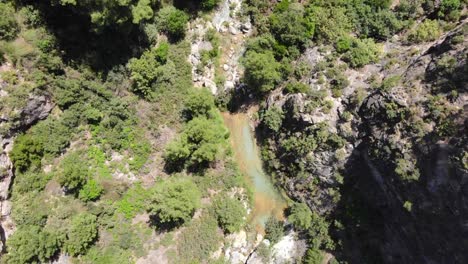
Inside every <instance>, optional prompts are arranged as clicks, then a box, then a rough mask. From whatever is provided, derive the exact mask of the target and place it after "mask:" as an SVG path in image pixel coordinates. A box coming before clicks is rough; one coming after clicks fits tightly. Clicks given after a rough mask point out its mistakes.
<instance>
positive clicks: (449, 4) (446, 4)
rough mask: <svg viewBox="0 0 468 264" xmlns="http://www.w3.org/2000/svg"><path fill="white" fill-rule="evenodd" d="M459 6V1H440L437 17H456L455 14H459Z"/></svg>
mask: <svg viewBox="0 0 468 264" xmlns="http://www.w3.org/2000/svg"><path fill="white" fill-rule="evenodd" d="M460 6H461V3H460V0H442V1H441V2H440V6H439V17H445V18H450V17H457V15H456V13H459V9H460ZM458 16H459V15H458Z"/></svg>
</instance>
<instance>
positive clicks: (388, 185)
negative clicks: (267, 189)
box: [266, 21, 468, 263]
mask: <svg viewBox="0 0 468 264" xmlns="http://www.w3.org/2000/svg"><path fill="white" fill-rule="evenodd" d="M463 23H464V24H465V27H466V21H465V22H463ZM463 23H462V24H463ZM461 27H462V26H458V27H456V28H455V29H454V30H453V31H452V32H449V33H447V34H445V35H443V36H442V37H441V38H440V39H439V40H437V41H434V42H433V43H426V44H424V45H420V46H418V47H417V48H418V49H419V50H420V52H419V53H414V50H413V51H411V49H412V48H413V49H414V47H405V46H403V45H399V44H395V43H385V44H384V45H385V49H389V50H391V51H392V52H393V53H394V54H396V55H394V56H396V59H397V61H398V64H396V65H394V66H392V67H384V66H385V62H386V61H385V60H387V58H384V57H383V58H382V61H381V62H379V63H377V64H375V65H368V66H366V67H364V68H363V69H361V70H354V69H348V70H346V71H345V75H346V77H347V78H348V81H349V85H348V86H347V87H345V88H344V89H343V91H342V92H343V93H342V94H343V95H341V96H340V97H339V98H331V96H325V99H326V100H333V107H331V110H330V111H329V112H328V113H327V112H323V111H322V110H321V109H316V108H314V110H312V111H310V110H308V109H307V105H308V103H309V102H310V100H311V99H310V97H308V95H306V94H287V95H284V94H282V93H280V92H274V93H272V94H271V95H270V97H269V98H268V100H267V106H266V108H271V107H273V106H275V107H279V108H281V109H282V110H283V112H285V113H290V112H292V113H294V114H285V118H284V119H283V121H282V122H283V124H284V122H289V123H292V124H289V126H290V127H289V128H288V130H281V135H279V134H280V133H277V134H274V136H272V137H268V144H267V145H268V148H269V150H271V151H276V150H278V149H279V148H281V147H282V144H284V139H285V138H286V139H287V138H288V137H292V136H295V135H298V134H300V135H307V131H309V130H308V129H310V128H311V127H313V126H314V125H316V124H318V123H322V122H324V123H326V124H327V125H328V130H329V132H330V133H334V132H337V133H338V135H340V136H341V137H342V138H343V139H345V140H346V143H345V145H344V147H342V148H340V149H337V150H328V149H320V148H318V149H315V150H314V151H312V152H311V153H308V154H307V155H304V156H301V157H299V156H298V157H297V159H296V160H300V161H301V163H300V164H299V165H298V167H301V169H303V168H305V169H306V171H307V173H306V175H297V176H296V175H289V176H288V177H278V174H281V171H280V170H277V171H275V172H276V173H277V174H276V177H277V178H281V179H280V180H279V182H280V183H281V185H282V186H283V187H284V188H285V189H286V191H287V193H288V195H289V196H290V197H291V198H293V199H295V200H299V201H305V202H306V203H307V204H308V205H309V207H311V208H312V209H314V210H315V211H317V212H319V213H321V214H323V215H329V214H330V213H335V214H338V215H339V218H338V219H339V220H340V221H341V220H343V219H344V220H343V222H346V221H348V225H345V226H344V230H345V231H343V234H345V235H343V236H340V237H339V238H340V239H341V240H342V242H343V254H344V255H346V258H347V260H349V262H350V263H361V262H362V260H363V259H366V257H368V256H369V255H370V254H369V250H372V251H373V252H372V254H373V255H372V256H375V257H376V260H372V261H371V262H376V263H468V254H466V247H467V245H468V235H467V234H468V224H467V223H468V217H467V216H468V202H467V201H468V168H467V167H466V164H467V163H466V160H467V158H466V154H464V153H468V138H467V135H468V133H467V132H466V128H467V126H466V124H467V121H466V118H467V116H468V110H467V109H468V103H467V102H468V101H467V100H468V66H467V61H466V54H468V38H467V35H466V30H465V32H464V33H463V31H462V30H461ZM460 34H464V35H463V36H464V38H463V39H462V40H460V37H458V39H457V40H456V41H454V37H455V36H457V35H458V36H460ZM324 56H326V54H324V53H321V52H319V49H318V48H311V49H308V50H306V51H305V52H304V54H303V56H302V58H301V59H303V60H304V61H306V62H307V63H308V64H309V65H311V66H314V65H315V64H316V63H317V62H319V61H321V60H322V59H323V57H324ZM371 75H373V76H375V78H376V79H377V80H379V81H381V80H385V78H387V77H389V76H394V75H398V76H400V77H401V80H400V82H399V83H398V84H396V85H395V86H394V87H391V88H390V89H381V90H379V89H371V84H370V81H369V77H370V76H371ZM304 79H306V80H302V81H303V82H304V83H307V84H310V85H311V90H313V89H316V90H319V89H321V88H322V87H321V86H320V85H318V84H317V80H316V79H317V76H316V75H314V73H313V74H312V75H311V76H307V77H304ZM357 89H362V90H363V91H364V95H363V96H362V99H360V100H359V103H355V101H352V100H354V99H355V98H354V99H353V98H352V95H353V93H354V92H355V91H357ZM452 91H455V93H454V92H452ZM450 92H452V94H455V95H456V98H453V99H450V97H449V96H447V94H449V93H450ZM436 95H441V97H442V98H444V100H446V101H442V103H440V104H437V105H435V104H434V102H432V101H430V100H431V99H434V97H436ZM454 97H455V96H454ZM445 98H449V99H445ZM436 99H437V97H436ZM431 104H432V105H431ZM447 109H451V110H450V113H452V114H446V113H445V114H444V113H442V112H443V111H447ZM345 111H347V112H348V114H350V113H351V116H350V117H347V118H345V115H344V114H343V113H344V112H345ZM434 115H440V116H443V117H444V119H445V120H449V119H450V121H451V124H452V125H453V127H452V129H453V130H452V131H451V132H449V135H447V136H438V135H437V133H436V131H435V127H436V125H435V124H434V123H435V122H436V121H435V119H436V118H435V117H434ZM416 121H421V122H422V123H424V125H420V123H418V122H416ZM438 122H439V121H438ZM418 129H420V130H423V134H422V135H425V136H418V135H417V133H419V132H415V131H416V130H418ZM284 135H286V136H284ZM271 142H274V143H273V144H272V143H271ZM301 143H302V144H307V143H303V142H301ZM271 145H273V147H272V146H271ZM297 147H301V145H299V146H297ZM281 155H287V153H284V152H282V153H281ZM463 155H465V156H463ZM399 159H400V160H402V161H401V163H403V164H405V165H402V166H401V167H400V172H397V167H398V166H400V165H398V160H399ZM296 160H295V161H296ZM462 160H463V162H462ZM295 161H293V162H295ZM405 168H406V169H407V170H408V171H403V172H401V170H404V169H405ZM408 168H409V169H408ZM337 172H339V173H341V174H342V175H343V176H344V184H343V185H341V184H340V183H339V180H340V179H339V178H337V177H335V174H336V173H337ZM415 172H418V175H419V179H417V180H415V181H409V182H406V180H405V179H404V177H405V175H404V174H405V173H406V174H413V173H415ZM402 175H403V176H402ZM406 177H407V175H406ZM311 183H314V185H313V186H314V187H313V188H314V189H313V190H310V187H309V186H310V184H311ZM334 186H341V187H340V194H341V200H340V201H339V202H337V201H336V200H334V199H333V196H332V195H330V194H329V192H328V190H330V188H331V187H332V188H333V187H334ZM359 210H362V211H364V212H365V213H362V212H359ZM350 211H354V212H353V213H352V214H353V216H352V217H351V218H347V217H346V216H343V215H346V213H349V212H350ZM366 217H367V218H366ZM356 223H359V225H360V226H356V225H355V224H356Z"/></svg>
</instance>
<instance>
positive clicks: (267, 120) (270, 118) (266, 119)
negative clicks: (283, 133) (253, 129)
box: [262, 106, 284, 132]
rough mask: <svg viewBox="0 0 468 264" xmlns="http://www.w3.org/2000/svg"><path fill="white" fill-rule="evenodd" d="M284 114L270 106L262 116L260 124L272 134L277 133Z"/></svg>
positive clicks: (277, 108)
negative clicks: (272, 132)
mask: <svg viewBox="0 0 468 264" xmlns="http://www.w3.org/2000/svg"><path fill="white" fill-rule="evenodd" d="M283 119H284V113H283V110H282V109H281V108H279V107H276V106H272V107H270V108H268V109H267V110H265V111H264V112H263V114H262V123H263V124H265V125H266V126H267V127H268V128H269V129H271V130H272V131H274V132H278V131H279V130H280V128H281V124H282V123H283Z"/></svg>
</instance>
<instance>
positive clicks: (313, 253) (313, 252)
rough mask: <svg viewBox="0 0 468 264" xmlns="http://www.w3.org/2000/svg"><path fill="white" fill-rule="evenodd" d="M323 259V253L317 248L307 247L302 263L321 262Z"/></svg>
mask: <svg viewBox="0 0 468 264" xmlns="http://www.w3.org/2000/svg"><path fill="white" fill-rule="evenodd" d="M323 260H324V257H323V254H322V252H321V251H320V250H319V249H316V248H309V249H307V251H306V254H305V256H304V261H303V263H304V264H322V263H323Z"/></svg>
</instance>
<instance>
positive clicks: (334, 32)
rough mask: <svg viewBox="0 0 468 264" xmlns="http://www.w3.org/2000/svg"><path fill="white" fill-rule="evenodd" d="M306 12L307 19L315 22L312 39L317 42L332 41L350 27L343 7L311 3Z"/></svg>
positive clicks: (348, 30) (350, 24) (345, 32)
mask: <svg viewBox="0 0 468 264" xmlns="http://www.w3.org/2000/svg"><path fill="white" fill-rule="evenodd" d="M306 12H307V17H308V18H307V19H308V20H310V21H311V22H312V23H314V24H315V34H314V39H315V40H316V41H318V42H325V43H327V42H328V43H334V42H336V40H337V39H338V38H339V37H341V36H343V35H346V34H348V33H349V32H350V31H351V29H352V23H351V21H350V19H349V16H348V15H347V14H346V9H345V8H344V7H338V6H336V7H333V8H331V7H330V6H316V5H311V6H309V7H308V8H307V10H306Z"/></svg>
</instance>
